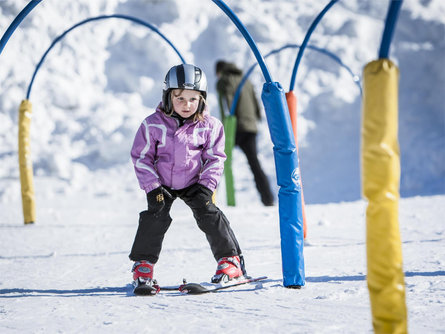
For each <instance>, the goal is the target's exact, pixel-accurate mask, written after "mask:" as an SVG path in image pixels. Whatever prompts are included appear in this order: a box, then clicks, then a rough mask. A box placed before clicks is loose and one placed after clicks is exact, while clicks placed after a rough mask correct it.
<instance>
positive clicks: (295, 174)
mask: <svg viewBox="0 0 445 334" xmlns="http://www.w3.org/2000/svg"><path fill="white" fill-rule="evenodd" d="M291 178H292V182H293V183H294V184H295V186H296V187H297V191H300V190H301V179H300V168H298V167H297V168H295V169H294V171H293V172H292V175H291Z"/></svg>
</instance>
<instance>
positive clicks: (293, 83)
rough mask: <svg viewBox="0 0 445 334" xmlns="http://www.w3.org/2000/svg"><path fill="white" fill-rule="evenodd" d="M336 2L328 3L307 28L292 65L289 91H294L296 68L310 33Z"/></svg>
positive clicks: (334, 0) (333, 0)
mask: <svg viewBox="0 0 445 334" xmlns="http://www.w3.org/2000/svg"><path fill="white" fill-rule="evenodd" d="M337 1H338V0H331V2H329V3H328V4H327V5H326V7H325V8H324V9H323V10H322V11H321V12H320V14H318V16H317V17H316V18H315V20H314V22H312V24H311V26H310V27H309V30H308V31H307V33H306V36H305V37H304V40H303V43H302V44H301V48H300V50H299V51H298V55H297V59H295V65H294V69H293V71H292V77H291V80H290V86H289V91H292V90H294V86H295V79H296V77H297V71H298V66H299V65H300V61H301V58H302V57H303V53H304V50H305V49H306V45H307V43H308V42H309V39H310V38H311V35H312V32H313V31H314V30H315V27H316V26H317V25H318V23H319V22H320V21H321V19H322V18H323V16H324V14H326V12H327V11H328V10H329V9H330V8H331V7H332V6H333V5H335V3H336V2H337Z"/></svg>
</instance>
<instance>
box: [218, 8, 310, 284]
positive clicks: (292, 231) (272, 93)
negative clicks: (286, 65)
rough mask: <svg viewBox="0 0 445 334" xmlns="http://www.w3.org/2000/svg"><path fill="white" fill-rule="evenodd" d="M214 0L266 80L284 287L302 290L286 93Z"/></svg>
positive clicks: (294, 154)
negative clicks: (250, 51)
mask: <svg viewBox="0 0 445 334" xmlns="http://www.w3.org/2000/svg"><path fill="white" fill-rule="evenodd" d="M212 1H213V2H214V3H215V4H216V5H218V6H219V7H220V8H221V9H222V10H223V11H224V12H225V13H226V14H227V15H228V16H229V17H230V18H231V19H232V21H233V22H234V23H235V25H236V26H237V27H238V29H239V30H240V31H241V33H242V34H243V36H244V38H245V39H246V41H247V42H248V44H249V46H250V48H251V49H252V51H253V52H254V54H255V57H256V58H257V61H258V64H259V65H260V67H261V70H262V72H263V75H264V77H265V79H266V83H265V84H264V86H263V93H262V95H261V98H262V101H263V103H264V108H265V110H266V117H267V123H268V125H269V132H270V136H271V139H272V142H273V144H274V157H275V169H276V174H277V183H278V186H279V187H280V190H279V191H278V204H279V212H280V235H281V259H282V266H283V285H284V286H285V287H288V288H294V287H295V288H299V287H301V286H303V285H304V284H305V277H304V257H303V219H302V211H301V207H302V205H301V182H300V180H299V167H298V152H297V150H296V147H295V139H294V135H293V131H292V125H291V122H290V116H289V110H288V109H287V103H286V98H285V96H284V90H283V89H282V88H281V86H280V84H279V83H277V82H272V77H271V76H270V74H269V71H268V69H267V66H266V64H265V62H264V59H263V57H262V56H261V54H260V52H259V50H258V48H257V47H256V45H255V42H254V41H253V39H252V37H251V36H250V34H249V33H248V32H247V30H246V28H245V27H244V26H243V24H242V23H241V22H240V20H239V19H238V18H237V17H236V15H235V14H234V13H233V12H232V10H231V9H230V8H228V7H227V6H226V5H225V4H224V3H223V2H222V1H219V0H212Z"/></svg>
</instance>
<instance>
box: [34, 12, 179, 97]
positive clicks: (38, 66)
mask: <svg viewBox="0 0 445 334" xmlns="http://www.w3.org/2000/svg"><path fill="white" fill-rule="evenodd" d="M111 18H118V19H124V20H128V21H131V22H134V23H137V24H140V25H143V26H145V27H147V28H149V29H151V30H153V31H154V32H156V33H157V34H158V35H159V36H161V37H162V39H164V40H165V41H166V42H167V43H168V44H169V45H170V46H171V47H172V48H173V50H175V52H176V54H177V55H178V56H179V58H180V59H181V61H182V63H184V64H185V60H184V58H183V57H182V55H181V53H180V52H179V51H178V50H177V49H176V47H175V46H174V45H173V43H172V42H170V40H169V39H168V38H167V37H165V35H163V34H162V33H161V32H160V31H159V30H158V29H157V28H156V27H155V26H153V25H152V24H150V23H148V22H145V21H142V20H141V19H138V18H135V17H132V16H127V15H121V14H113V15H101V16H96V17H91V18H89V19H86V20H83V21H81V22H79V23H77V24H75V25H73V26H72V27H71V28H69V29H67V30H65V31H64V32H63V33H62V34H61V35H59V36H57V37H56V38H55V39H54V40H53V42H52V43H51V45H50V46H49V48H48V49H47V50H46V51H45V53H44V54H43V56H42V58H41V59H40V61H39V62H38V63H37V66H36V68H35V70H34V73H33V75H32V78H31V82H30V83H29V86H28V92H27V93H26V99H28V100H29V96H30V95H31V89H32V85H33V83H34V79H35V77H36V75H37V72H38V71H39V69H40V67H41V66H42V63H43V61H44V60H45V58H46V56H47V55H48V53H49V52H50V51H51V49H52V48H53V47H54V46H55V45H56V44H57V43H58V42H60V40H62V39H63V38H64V37H65V36H66V35H67V34H68V33H69V32H71V31H73V30H74V29H76V28H78V27H79V26H81V25H84V24H86V23H88V22H92V21H98V20H105V19H111Z"/></svg>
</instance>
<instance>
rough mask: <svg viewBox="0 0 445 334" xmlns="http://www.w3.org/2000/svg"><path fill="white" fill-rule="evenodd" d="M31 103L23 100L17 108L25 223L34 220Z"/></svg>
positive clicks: (30, 222) (31, 222)
mask: <svg viewBox="0 0 445 334" xmlns="http://www.w3.org/2000/svg"><path fill="white" fill-rule="evenodd" d="M31 115H32V104H31V102H30V101H28V100H23V101H22V103H21V104H20V108H19V167H20V184H21V189H22V205H23V217H24V219H25V224H33V223H34V222H35V221H36V206H35V196H34V185H33V179H32V178H33V172H32V160H31V147H30V135H29V134H30V128H31Z"/></svg>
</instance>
